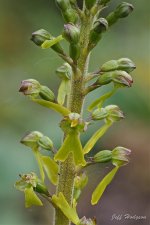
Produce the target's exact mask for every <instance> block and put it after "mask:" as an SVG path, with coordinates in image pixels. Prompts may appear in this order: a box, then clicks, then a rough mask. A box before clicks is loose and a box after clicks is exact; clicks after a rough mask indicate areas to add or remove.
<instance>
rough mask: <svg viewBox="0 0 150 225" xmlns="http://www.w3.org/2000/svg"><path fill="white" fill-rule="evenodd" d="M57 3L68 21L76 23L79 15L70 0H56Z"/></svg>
mask: <svg viewBox="0 0 150 225" xmlns="http://www.w3.org/2000/svg"><path fill="white" fill-rule="evenodd" d="M56 4H57V6H58V7H59V9H60V10H61V13H62V16H63V18H64V20H65V22H67V23H74V24H75V23H76V22H77V20H78V15H77V13H76V12H75V10H74V9H73V8H72V7H71V4H70V1H69V0H56Z"/></svg>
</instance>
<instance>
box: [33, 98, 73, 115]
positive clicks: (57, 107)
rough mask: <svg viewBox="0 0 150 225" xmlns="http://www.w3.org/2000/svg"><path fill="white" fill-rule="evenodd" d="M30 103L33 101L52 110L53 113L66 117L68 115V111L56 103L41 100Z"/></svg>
mask: <svg viewBox="0 0 150 225" xmlns="http://www.w3.org/2000/svg"><path fill="white" fill-rule="evenodd" d="M32 101H34V102H36V103H38V104H40V105H42V106H44V107H47V108H49V109H53V110H54V111H56V112H58V113H60V114H62V115H63V116H67V115H68V114H69V113H70V111H69V110H68V109H67V108H65V107H63V106H61V105H59V104H57V103H54V102H49V101H45V100H42V99H32Z"/></svg>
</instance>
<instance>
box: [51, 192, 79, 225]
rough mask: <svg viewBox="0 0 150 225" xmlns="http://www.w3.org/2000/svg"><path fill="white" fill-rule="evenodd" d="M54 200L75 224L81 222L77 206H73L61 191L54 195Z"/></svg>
mask: <svg viewBox="0 0 150 225" xmlns="http://www.w3.org/2000/svg"><path fill="white" fill-rule="evenodd" d="M52 202H53V203H54V204H55V205H56V206H57V207H58V208H59V209H60V210H61V211H62V212H63V214H64V215H65V216H66V217H67V218H68V219H69V220H71V222H73V223H74V224H78V223H79V222H80V219H79V217H78V214H77V212H76V208H75V207H71V206H70V205H69V204H68V202H67V201H66V199H65V197H64V195H63V193H61V192H60V193H59V194H58V196H57V195H53V196H52Z"/></svg>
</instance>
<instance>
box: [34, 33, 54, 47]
mask: <svg viewBox="0 0 150 225" xmlns="http://www.w3.org/2000/svg"><path fill="white" fill-rule="evenodd" d="M50 39H51V35H50V33H49V32H48V31H46V30H44V29H40V30H37V31H35V32H33V33H32V37H31V41H33V42H34V43H35V44H36V45H38V46H41V45H42V44H43V43H44V41H46V40H50Z"/></svg>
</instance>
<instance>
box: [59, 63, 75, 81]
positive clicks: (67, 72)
mask: <svg viewBox="0 0 150 225" xmlns="http://www.w3.org/2000/svg"><path fill="white" fill-rule="evenodd" d="M56 74H57V75H58V76H59V78H61V79H62V80H70V79H71V75H72V69H71V66H70V65H69V64H68V63H64V64H63V65H62V66H60V67H59V68H58V69H57V70H56Z"/></svg>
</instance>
